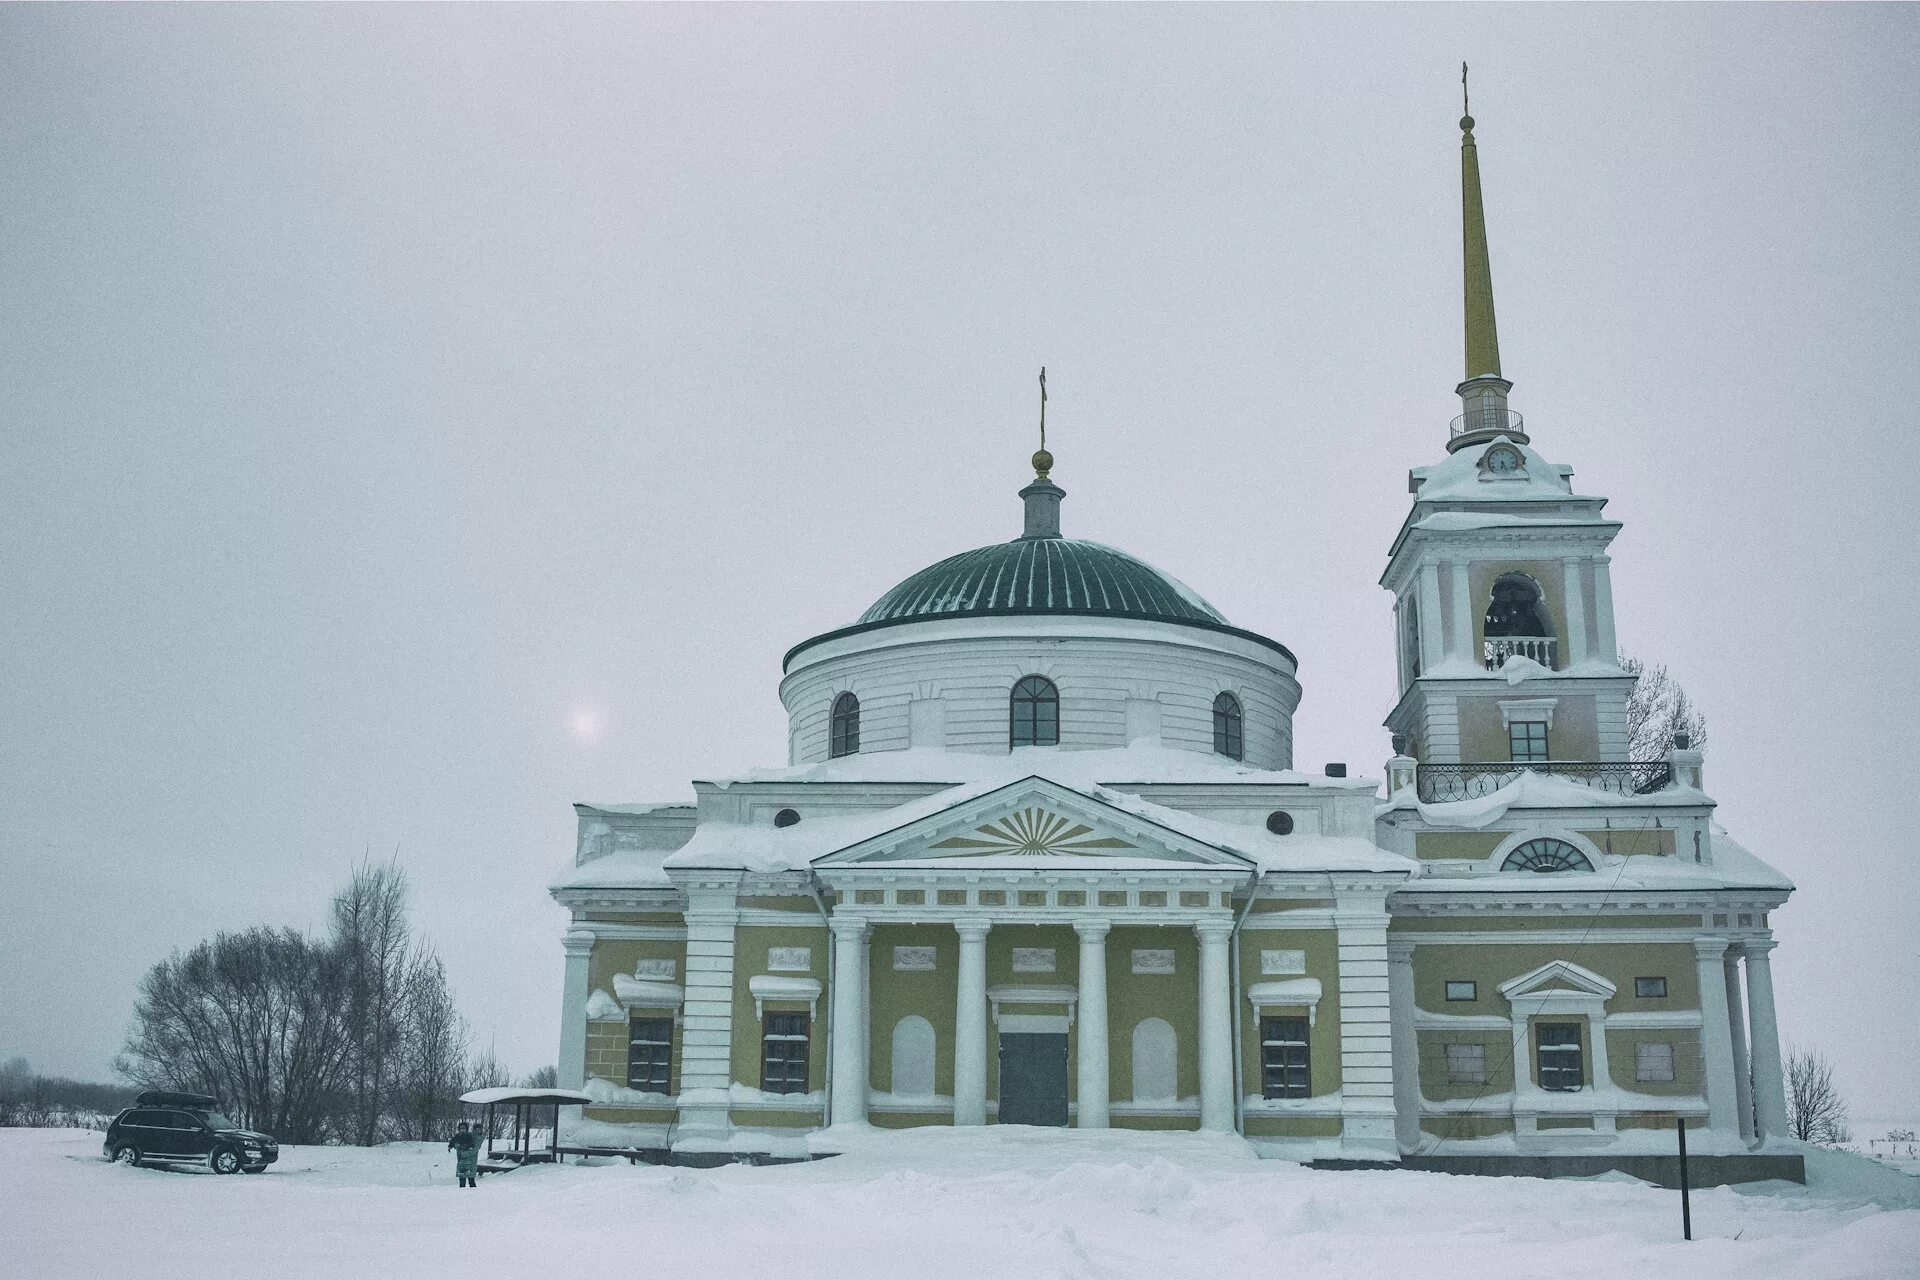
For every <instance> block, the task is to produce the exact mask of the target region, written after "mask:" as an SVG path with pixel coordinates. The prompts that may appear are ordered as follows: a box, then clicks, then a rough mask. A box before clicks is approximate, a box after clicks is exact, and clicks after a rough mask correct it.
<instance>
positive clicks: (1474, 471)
mask: <svg viewBox="0 0 1920 1280" xmlns="http://www.w3.org/2000/svg"><path fill="white" fill-rule="evenodd" d="M1503 443H1504V444H1505V445H1507V446H1508V447H1509V448H1513V449H1518V450H1519V451H1520V453H1521V455H1522V456H1523V457H1524V458H1525V459H1526V468H1525V470H1526V474H1525V475H1521V476H1507V477H1502V478H1501V479H1498V480H1484V479H1482V478H1481V477H1482V475H1483V474H1484V473H1483V472H1482V471H1481V470H1480V459H1481V457H1482V455H1484V454H1485V453H1486V451H1487V450H1489V449H1491V448H1493V447H1494V446H1495V445H1498V444H1503ZM1412 474H1413V478H1414V479H1415V480H1417V481H1419V482H1420V485H1419V487H1418V488H1417V489H1416V490H1415V491H1414V501H1416V502H1564V501H1566V500H1567V499H1568V498H1571V497H1573V496H1574V493H1573V483H1572V481H1570V480H1569V479H1568V477H1569V476H1570V475H1571V474H1572V469H1571V468H1568V467H1561V466H1557V465H1555V464H1554V463H1551V462H1548V461H1547V460H1546V459H1545V458H1543V457H1541V456H1540V455H1539V454H1538V453H1536V452H1534V450H1533V449H1532V448H1531V447H1530V446H1528V445H1524V444H1521V443H1519V442H1518V441H1516V440H1510V439H1508V438H1507V437H1506V436H1499V437H1496V438H1495V439H1492V440H1489V441H1487V442H1486V443H1485V444H1477V445H1469V446H1467V447H1466V448H1464V449H1462V450H1460V452H1458V453H1455V454H1449V455H1448V457H1447V459H1446V461H1444V462H1436V463H1435V464H1433V465H1432V466H1430V467H1415V468H1413V472H1412ZM1580 521H1581V517H1580V516H1578V515H1571V514H1570V515H1566V516H1562V517H1560V518H1559V519H1558V520H1557V521H1556V523H1561V524H1567V523H1575V522H1580Z"/></svg>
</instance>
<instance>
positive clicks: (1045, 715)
mask: <svg viewBox="0 0 1920 1280" xmlns="http://www.w3.org/2000/svg"><path fill="white" fill-rule="evenodd" d="M1007 718H1008V722H1009V723H1008V731H1007V739H1008V742H1009V744H1010V745H1012V746H1016V747H1057V746H1059V745H1060V691H1059V690H1058V689H1056V688H1054V685H1053V681H1051V680H1049V679H1047V678H1046V677H1045V676H1022V677H1021V678H1020V680H1019V681H1018V682H1017V683H1016V684H1015V685H1014V686H1013V693H1012V695H1011V696H1010V697H1009V699H1008V705H1007Z"/></svg>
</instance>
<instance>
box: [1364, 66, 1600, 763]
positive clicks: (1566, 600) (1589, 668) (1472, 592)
mask: <svg viewBox="0 0 1920 1280" xmlns="http://www.w3.org/2000/svg"><path fill="white" fill-rule="evenodd" d="M1462 70H1463V72H1464V68H1463V69H1462ZM1463 79H1464V75H1463ZM1473 127H1474V121H1473V117H1472V116H1470V115H1468V116H1464V117H1463V118H1462V119H1461V121H1460V130H1461V140H1460V186H1461V225H1462V236H1461V242H1462V250H1463V254H1462V257H1463V261H1464V293H1465V334H1466V377H1465V380H1464V381H1462V382H1461V383H1460V385H1459V386H1458V387H1457V388H1456V390H1457V392H1458V394H1459V396H1460V399H1461V405H1462V410H1463V412H1462V413H1461V415H1460V416H1459V417H1457V418H1455V419H1454V420H1453V422H1452V425H1451V427H1450V429H1449V432H1448V437H1447V441H1446V448H1447V456H1446V457H1445V459H1444V460H1443V461H1440V462H1438V463H1435V464H1433V465H1431V466H1424V467H1415V468H1413V470H1412V472H1411V473H1410V475H1409V488H1410V490H1411V492H1412V494H1413V507H1412V510H1411V511H1409V512H1408V514H1407V518H1406V520H1405V522H1404V523H1403V524H1402V525H1401V528H1400V532H1399V534H1398V536H1396V537H1395V539H1394V542H1393V546H1392V549H1391V550H1390V552H1389V555H1388V563H1387V569H1386V573H1385V574H1384V575H1383V576H1382V578H1381V585H1382V586H1384V587H1386V588H1387V589H1388V590H1389V591H1391V592H1392V593H1393V596H1394V621H1395V627H1396V633H1397V637H1398V643H1397V652H1398V658H1399V682H1398V689H1399V694H1400V697H1399V701H1398V703H1397V704H1396V705H1395V707H1394V709H1393V712H1392V714H1391V715H1389V716H1388V717H1387V721H1386V723H1387V727H1388V728H1389V729H1391V730H1392V731H1393V733H1394V735H1395V739H1396V742H1397V743H1399V744H1400V747H1399V750H1398V751H1397V752H1396V755H1399V756H1412V757H1415V758H1417V759H1418V761H1419V763H1420V764H1421V765H1422V766H1425V767H1423V768H1422V770H1421V771H1420V779H1421V790H1422V793H1423V794H1422V798H1423V799H1427V800H1452V799H1464V798H1467V797H1468V796H1471V795H1476V794H1482V793H1483V792H1484V790H1485V786H1484V785H1483V784H1476V783H1475V782H1474V781H1473V779H1475V778H1495V779H1497V778H1499V777H1501V776H1503V775H1504V776H1511V773H1512V771H1513V768H1514V766H1516V765H1550V766H1552V767H1549V768H1544V769H1542V772H1547V773H1564V774H1567V775H1568V776H1569V777H1571V778H1573V779H1574V780H1577V781H1582V782H1591V783H1597V784H1598V785H1602V786H1605V787H1607V788H1608V789H1614V790H1618V789H1623V788H1624V789H1627V790H1631V789H1632V782H1631V777H1630V775H1629V774H1628V773H1627V772H1625V771H1623V769H1622V768H1621V767H1622V766H1624V765H1625V763H1626V761H1627V695H1628V692H1629V691H1630V690H1631V689H1632V687H1633V678H1632V677H1631V676H1629V675H1628V674H1627V673H1625V672H1624V671H1622V670H1621V669H1620V666H1619V661H1618V650H1617V647H1616V643H1615V639H1614V630H1613V587H1612V582H1611V580H1610V577H1609V573H1608V564H1609V561H1608V558H1607V547H1608V545H1609V544H1610V543H1611V542H1612V541H1613V537H1614V535H1615V534H1616V533H1618V532H1619V531H1620V525H1619V524H1618V523H1617V522H1615V521H1611V520H1608V519H1606V518H1605V517H1604V515H1603V514H1602V511H1603V508H1604V507H1605V506H1606V499H1605V498H1598V497H1588V496H1584V495H1581V494H1577V493H1575V492H1574V489H1573V469H1572V468H1571V467H1565V466H1559V465H1556V464H1554V463H1551V462H1548V461H1547V460H1546V459H1545V458H1543V457H1542V456H1541V455H1540V454H1539V453H1538V452H1536V451H1535V450H1534V448H1533V441H1532V439H1531V437H1530V436H1529V435H1528V434H1527V432H1526V431H1525V430H1524V429H1523V428H1524V424H1523V422H1522V420H1521V417H1520V415H1519V414H1518V413H1515V412H1513V411H1512V410H1510V409H1509V408H1508V407H1507V396H1508V393H1509V392H1510V391H1511V390H1512V389H1513V384H1512V383H1511V382H1509V381H1508V380H1507V379H1506V378H1505V377H1504V376H1503V374H1502V372H1501V368H1500V339H1499V334H1498V331H1497V329H1496V327H1495V322H1494V307H1493V272H1492V265H1491V261H1490V258H1489V255H1488V252H1487V228H1486V215H1485V210H1484V206H1483V203H1482V199H1481V189H1480V159H1479V151H1478V148H1477V146H1476V144H1475V141H1474V136H1473ZM1482 764H1484V765H1488V766H1490V768H1489V769H1487V770H1484V771H1481V772H1480V773H1477V774H1476V773H1475V772H1474V770H1473V769H1472V768H1471V766H1475V765H1482ZM1607 766H1613V768H1608V767H1607ZM1616 774H1617V775H1618V776H1617V777H1616V776H1615V775H1616ZM1430 778H1431V780H1432V783H1433V785H1429V779H1430ZM1494 785H1497V782H1496V783H1495V784H1494ZM1429 791H1431V792H1432V794H1426V793H1427V792H1429Z"/></svg>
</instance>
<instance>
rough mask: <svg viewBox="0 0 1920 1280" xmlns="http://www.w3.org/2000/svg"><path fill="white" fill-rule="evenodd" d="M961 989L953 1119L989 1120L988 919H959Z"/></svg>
mask: <svg viewBox="0 0 1920 1280" xmlns="http://www.w3.org/2000/svg"><path fill="white" fill-rule="evenodd" d="M953 927H954V928H955V929H957V930H958V931H959V933H960V978H959V989H958V991H957V992H956V993H955V996H954V1019H953V1122H954V1124H956V1125H982V1124H985V1123H986V1122H987V931H988V930H989V929H991V928H993V926H992V924H990V923H989V922H988V921H985V920H956V921H955V922H954V926H953Z"/></svg>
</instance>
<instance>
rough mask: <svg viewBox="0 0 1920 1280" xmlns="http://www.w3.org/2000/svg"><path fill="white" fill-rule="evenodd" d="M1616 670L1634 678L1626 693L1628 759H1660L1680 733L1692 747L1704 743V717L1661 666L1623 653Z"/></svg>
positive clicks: (1705, 722)
mask: <svg viewBox="0 0 1920 1280" xmlns="http://www.w3.org/2000/svg"><path fill="white" fill-rule="evenodd" d="M1620 669H1621V670H1623V671H1625V672H1626V673H1627V674H1628V675H1630V676H1633V677H1634V684H1633V692H1632V693H1630V694H1628V695H1627V757H1628V759H1630V760H1637V761H1651V760H1664V759H1666V758H1667V752H1669V751H1671V750H1673V748H1674V747H1675V746H1676V745H1678V744H1677V741H1676V739H1677V737H1678V735H1680V734H1683V733H1684V734H1686V735H1687V736H1688V738H1689V745H1691V746H1692V747H1693V748H1694V749H1695V750H1698V749H1700V748H1702V747H1705V746H1706V745H1707V718H1706V716H1704V715H1702V714H1701V712H1700V710H1699V708H1697V707H1695V706H1694V705H1693V703H1692V701H1691V700H1690V699H1689V698H1688V697H1687V691H1686V690H1685V689H1682V688H1681V687H1680V682H1679V681H1678V680H1675V679H1674V678H1673V677H1672V676H1670V675H1668V674H1667V669H1666V668H1665V667H1664V666H1652V667H1650V666H1647V665H1646V664H1645V663H1643V662H1642V661H1641V660H1640V659H1638V658H1634V657H1630V656H1628V655H1627V654H1624V653H1623V654H1621V655H1620Z"/></svg>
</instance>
